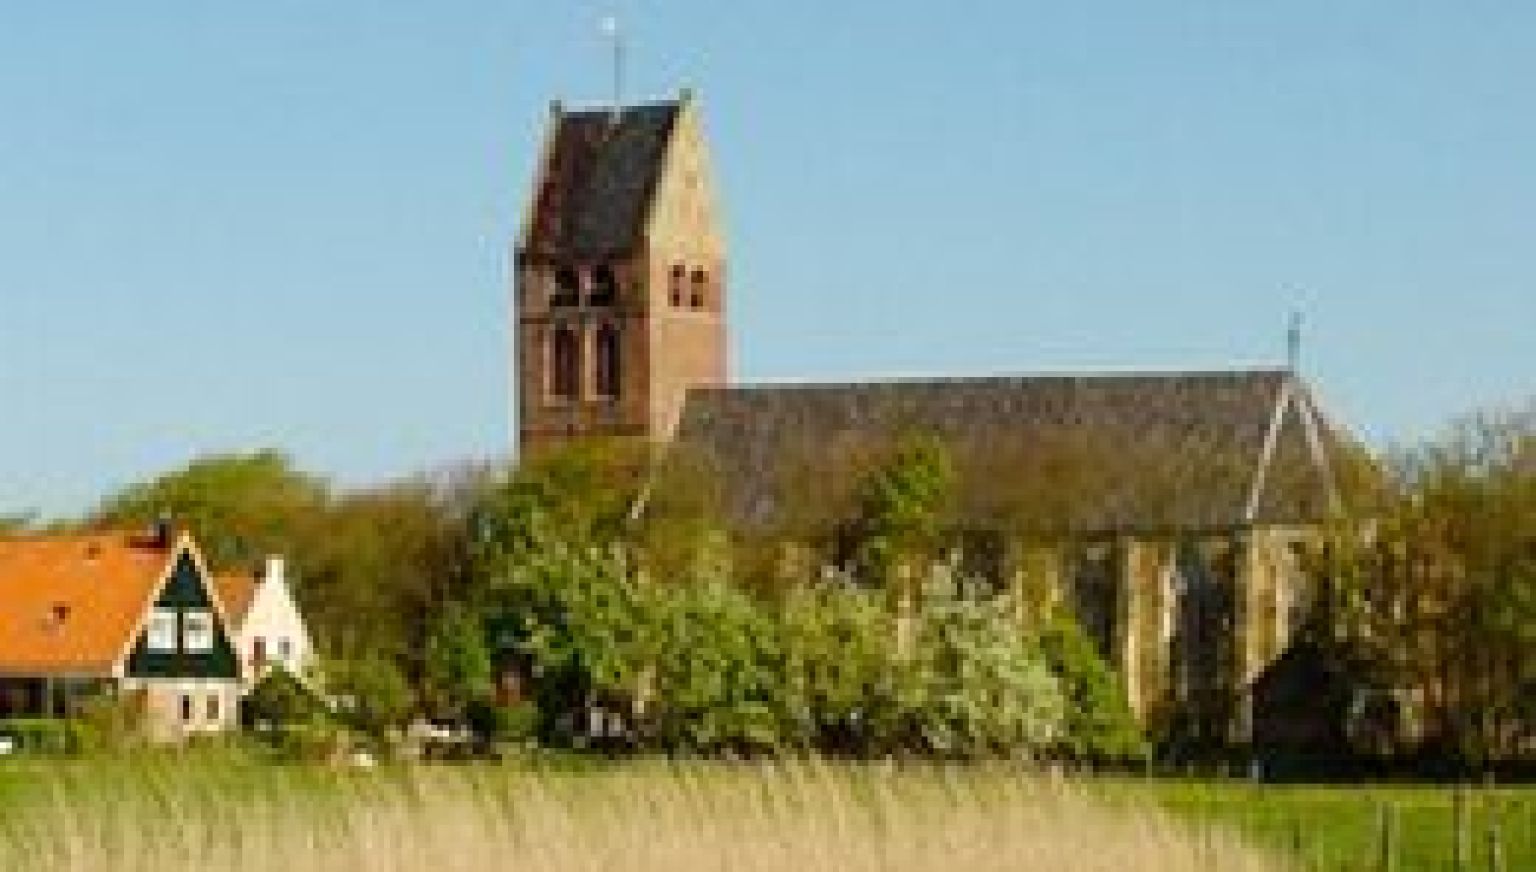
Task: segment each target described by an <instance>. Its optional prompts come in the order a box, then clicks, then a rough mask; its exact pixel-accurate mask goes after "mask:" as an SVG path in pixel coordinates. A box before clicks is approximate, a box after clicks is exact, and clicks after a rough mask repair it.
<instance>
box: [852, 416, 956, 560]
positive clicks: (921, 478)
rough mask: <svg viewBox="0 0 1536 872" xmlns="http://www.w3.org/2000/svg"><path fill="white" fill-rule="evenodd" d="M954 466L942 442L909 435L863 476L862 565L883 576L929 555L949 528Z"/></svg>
mask: <svg viewBox="0 0 1536 872" xmlns="http://www.w3.org/2000/svg"><path fill="white" fill-rule="evenodd" d="M953 488H954V470H953V468H952V466H951V464H950V459H949V453H948V451H947V450H946V449H945V447H944V444H943V443H942V442H940V441H939V440H938V439H936V438H934V437H931V436H909V437H906V438H904V439H902V440H901V441H900V442H899V444H898V445H897V446H896V450H895V453H894V456H893V457H892V458H891V460H890V461H889V462H888V463H887V464H885V465H884V466H883V467H882V468H880V469H878V470H876V471H875V473H874V474H873V475H871V476H869V478H868V479H866V480H865V482H864V483H863V485H862V487H861V488H860V493H859V510H858V511H859V516H858V520H857V537H858V539H859V545H858V556H859V562H860V564H861V565H862V566H864V567H866V568H867V569H868V570H870V571H872V572H873V573H875V575H876V577H879V578H882V579H885V580H889V579H890V577H891V576H890V573H891V571H892V570H895V569H898V568H899V567H905V568H906V569H908V570H910V569H911V568H912V567H913V565H914V564H920V563H921V562H923V561H924V560H925V559H926V560H927V561H930V562H931V561H932V560H933V559H934V558H935V557H936V556H937V551H938V548H939V545H940V543H941V539H942V537H943V535H944V534H945V533H946V532H947V530H948V528H949V512H948V509H949V505H950V501H951V499H952V497H953Z"/></svg>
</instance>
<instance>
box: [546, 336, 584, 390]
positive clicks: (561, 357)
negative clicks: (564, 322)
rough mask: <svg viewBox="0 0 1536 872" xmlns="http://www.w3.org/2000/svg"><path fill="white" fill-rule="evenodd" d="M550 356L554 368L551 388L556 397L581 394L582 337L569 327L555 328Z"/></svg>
mask: <svg viewBox="0 0 1536 872" xmlns="http://www.w3.org/2000/svg"><path fill="white" fill-rule="evenodd" d="M551 346H552V348H551V352H550V358H551V363H552V365H553V368H554V377H553V379H552V380H551V389H552V392H553V394H554V395H555V398H556V399H561V400H574V399H577V398H579V397H580V396H581V337H579V336H577V335H576V331H575V330H572V329H571V328H569V327H561V328H559V329H557V330H555V333H554V338H553V340H551Z"/></svg>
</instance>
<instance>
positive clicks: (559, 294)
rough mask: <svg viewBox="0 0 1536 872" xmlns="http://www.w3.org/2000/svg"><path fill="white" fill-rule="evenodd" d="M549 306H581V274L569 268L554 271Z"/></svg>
mask: <svg viewBox="0 0 1536 872" xmlns="http://www.w3.org/2000/svg"><path fill="white" fill-rule="evenodd" d="M549 304H550V305H551V306H577V305H580V304H581V273H579V272H577V271H576V270H574V269H572V268H571V267H561V268H560V269H557V270H555V291H554V293H553V294H551V295H550V298H549Z"/></svg>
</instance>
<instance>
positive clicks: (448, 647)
mask: <svg viewBox="0 0 1536 872" xmlns="http://www.w3.org/2000/svg"><path fill="white" fill-rule="evenodd" d="M422 690H423V694H424V697H425V701H426V703H427V707H428V709H429V710H430V711H431V712H432V713H433V714H434V715H436V716H438V717H444V718H450V719H459V718H462V717H463V716H464V713H465V712H466V711H467V709H468V707H469V706H470V704H471V703H474V702H476V701H481V700H484V699H486V698H487V697H488V696H490V693H491V657H490V652H489V651H488V650H487V648H486V642H485V625H484V623H483V622H482V621H481V620H480V619H479V617H478V616H477V615H475V614H473V613H472V612H470V611H469V610H468V609H466V608H464V607H463V606H461V605H459V604H458V603H449V604H448V605H447V606H446V607H444V608H443V609H442V610H441V611H440V612H439V613H438V615H437V619H436V621H435V622H434V624H433V627H432V631H431V633H430V634H429V635H428V636H427V647H426V662H425V668H424V670H423V675H422Z"/></svg>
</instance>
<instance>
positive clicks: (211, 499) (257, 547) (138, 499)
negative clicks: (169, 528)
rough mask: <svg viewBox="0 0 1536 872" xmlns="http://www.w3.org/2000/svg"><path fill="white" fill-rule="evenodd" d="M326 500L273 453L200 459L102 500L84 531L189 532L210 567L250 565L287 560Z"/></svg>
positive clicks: (318, 486)
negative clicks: (164, 523)
mask: <svg viewBox="0 0 1536 872" xmlns="http://www.w3.org/2000/svg"><path fill="white" fill-rule="evenodd" d="M328 498H329V492H328V490H327V488H326V486H325V484H324V482H322V481H320V480H319V479H317V478H315V477H313V476H310V475H307V474H305V473H303V472H300V471H298V470H297V469H296V468H295V467H294V466H293V463H292V461H290V460H289V459H288V458H287V457H286V456H285V455H283V454H280V453H278V452H276V451H260V452H256V453H254V454H231V455H218V456H210V457H204V458H199V459H197V460H194V461H192V462H191V463H190V464H188V465H187V466H186V467H185V468H183V469H180V470H176V471H174V472H170V473H167V474H165V475H162V476H159V477H157V478H154V479H152V480H150V481H147V482H142V483H139V484H133V485H129V486H128V487H126V488H124V489H123V490H121V491H119V492H118V493H116V494H113V495H111V496H109V497H107V498H106V499H105V500H103V501H102V503H101V505H100V506H98V507H97V509H96V510H95V511H94V512H92V513H91V515H90V516H89V517H88V518H87V521H86V523H87V524H88V525H90V526H96V527H105V526H112V527H130V526H131V527H143V526H147V525H149V524H151V523H153V522H155V521H157V520H160V519H162V518H169V519H171V520H172V521H174V522H175V523H177V524H179V525H182V526H185V527H187V528H189V529H190V530H191V531H192V532H193V533H194V534H195V535H196V536H197V539H198V543H199V544H200V545H201V546H202V548H203V552H204V554H205V555H206V556H207V558H208V560H209V561H210V562H212V563H213V564H214V565H215V566H220V567H227V566H234V565H253V564H254V563H255V562H256V561H258V560H259V559H260V558H262V557H264V556H265V555H267V554H282V553H290V552H292V551H293V550H294V546H295V544H296V543H297V542H298V541H300V539H301V538H302V535H303V532H304V531H305V529H306V528H307V527H308V526H309V525H310V524H312V523H313V521H314V520H315V519H316V518H317V517H318V516H320V515H321V514H322V513H323V511H324V509H325V506H326V503H327V500H328Z"/></svg>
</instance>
